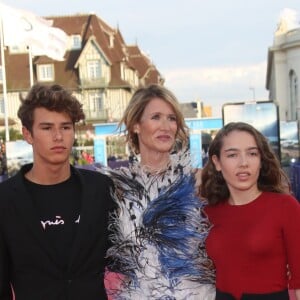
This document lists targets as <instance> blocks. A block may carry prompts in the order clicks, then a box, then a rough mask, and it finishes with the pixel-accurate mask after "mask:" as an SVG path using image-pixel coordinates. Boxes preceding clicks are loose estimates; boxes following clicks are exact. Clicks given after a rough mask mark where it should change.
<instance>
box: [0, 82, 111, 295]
mask: <svg viewBox="0 0 300 300" xmlns="http://www.w3.org/2000/svg"><path fill="white" fill-rule="evenodd" d="M18 116H19V118H20V120H21V122H22V126H23V135H24V138H25V140H26V141H27V142H28V143H29V144H31V145H32V149H33V158H34V160H33V164H29V165H25V166H23V167H22V169H21V170H20V171H19V173H18V174H17V175H15V176H14V177H12V178H10V179H8V180H7V181H5V182H3V183H1V184H0V195H1V196H0V300H8V299H9V300H10V299H13V295H12V294H13V292H14V294H15V297H16V300H48V299H49V300H50V299H51V300H65V299H70V300H82V299H88V300H96V299H97V300H102V299H107V297H106V293H105V289H104V282H103V277H104V268H105V254H106V250H107V248H108V230H107V227H108V224H107V223H108V215H109V212H110V211H111V210H112V209H113V201H112V199H111V196H110V188H111V184H112V183H111V180H110V179H109V178H108V177H107V176H105V175H102V174H100V173H96V172H93V171H88V170H83V169H80V170H79V169H75V168H73V167H72V166H71V165H70V163H69V155H70V152H71V149H72V146H73V143H74V136H75V133H74V125H75V123H76V122H78V121H80V120H82V119H83V118H84V113H83V111H82V105H81V104H80V103H79V101H78V100H77V99H76V98H75V97H74V96H72V95H71V94H70V93H69V92H68V91H66V90H65V89H63V88H62V87H61V86H58V85H53V86H43V85H35V86H33V87H32V89H31V90H30V92H29V94H28V95H27V97H26V98H25V99H24V100H23V101H22V104H21V106H20V108H19V111H18ZM12 290H13V292H12Z"/></svg>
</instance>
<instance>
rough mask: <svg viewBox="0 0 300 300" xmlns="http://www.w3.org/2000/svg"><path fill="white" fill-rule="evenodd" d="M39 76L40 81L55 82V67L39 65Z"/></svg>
mask: <svg viewBox="0 0 300 300" xmlns="http://www.w3.org/2000/svg"><path fill="white" fill-rule="evenodd" d="M37 76H38V80H39V81H54V65H53V64H46V65H38V66H37Z"/></svg>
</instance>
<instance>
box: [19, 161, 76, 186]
mask: <svg viewBox="0 0 300 300" xmlns="http://www.w3.org/2000/svg"><path fill="white" fill-rule="evenodd" d="M70 176H71V169H70V164H65V165H60V166H53V165H52V166H36V165H35V164H33V167H32V169H31V170H29V171H28V172H27V173H26V174H25V177H26V178H27V179H28V180H29V181H32V182H34V183H37V184H44V185H50V184H57V183H60V182H63V181H66V180H67V179H68V178H69V177H70Z"/></svg>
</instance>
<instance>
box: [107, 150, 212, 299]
mask: <svg viewBox="0 0 300 300" xmlns="http://www.w3.org/2000/svg"><path fill="white" fill-rule="evenodd" d="M110 173H111V176H112V178H113V180H114V183H115V191H114V199H115V201H116V202H117V204H118V211H117V212H116V213H115V214H114V215H112V216H111V225H110V230H111V232H112V235H111V239H112V242H113V245H114V246H113V247H112V248H110V249H109V251H108V257H109V259H110V262H111V263H110V266H109V269H110V270H111V271H114V272H118V273H120V274H122V276H121V277H120V278H122V282H121V284H120V289H118V290H109V291H108V294H110V295H111V297H112V298H113V299H118V300H119V299H122V300H123V299H124V300H135V299H137V300H143V299H151V300H152V299H153V300H185V299H186V300H193V299H195V300H196V299H197V300H213V299H215V289H214V270H213V267H212V263H211V261H210V260H209V259H208V258H207V255H206V251H205V239H206V237H207V234H208V231H209V229H210V225H209V223H208V220H207V218H206V217H205V216H204V215H203V214H202V207H203V205H204V202H202V201H200V200H199V198H198V197H196V195H195V178H194V174H193V172H192V169H191V164H190V155H189V152H188V151H185V152H180V153H177V154H174V155H172V156H171V162H170V164H169V166H168V168H167V169H166V170H165V171H163V172H160V173H156V174H151V173H149V172H147V171H146V170H145V169H143V167H141V166H140V164H139V162H138V161H134V162H132V164H130V166H129V168H121V169H119V170H113V171H111V172H110Z"/></svg>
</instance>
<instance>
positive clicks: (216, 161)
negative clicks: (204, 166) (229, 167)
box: [211, 154, 222, 171]
mask: <svg viewBox="0 0 300 300" xmlns="http://www.w3.org/2000/svg"><path fill="white" fill-rule="evenodd" d="M211 159H212V161H213V163H214V165H215V168H216V170H217V171H222V168H221V165H220V162H219V158H218V156H217V155H215V154H214V155H213V156H212V157H211Z"/></svg>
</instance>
